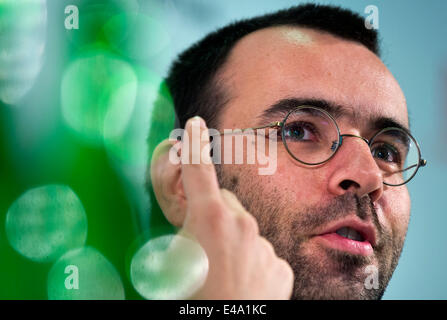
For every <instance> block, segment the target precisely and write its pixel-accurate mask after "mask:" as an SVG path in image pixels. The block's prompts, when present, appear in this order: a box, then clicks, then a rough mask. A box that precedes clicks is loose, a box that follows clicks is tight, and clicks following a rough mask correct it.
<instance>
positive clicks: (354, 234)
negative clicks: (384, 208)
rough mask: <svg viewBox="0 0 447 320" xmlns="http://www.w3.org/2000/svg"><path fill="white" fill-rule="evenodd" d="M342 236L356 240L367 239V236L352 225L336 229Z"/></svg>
mask: <svg viewBox="0 0 447 320" xmlns="http://www.w3.org/2000/svg"><path fill="white" fill-rule="evenodd" d="M335 233H336V234H338V235H339V236H341V237H344V238H348V239H351V240H355V241H365V238H364V237H363V236H362V234H361V233H360V232H358V231H357V230H355V229H353V228H350V227H342V228H340V229H337V231H335Z"/></svg>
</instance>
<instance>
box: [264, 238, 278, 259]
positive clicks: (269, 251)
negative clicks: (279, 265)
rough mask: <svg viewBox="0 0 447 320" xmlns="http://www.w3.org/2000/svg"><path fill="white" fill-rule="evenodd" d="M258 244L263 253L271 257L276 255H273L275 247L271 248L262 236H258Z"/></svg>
mask: <svg viewBox="0 0 447 320" xmlns="http://www.w3.org/2000/svg"><path fill="white" fill-rule="evenodd" d="M260 245H261V248H262V250H263V251H264V253H265V255H266V256H267V257H268V258H269V259H271V258H272V257H276V255H275V249H274V248H273V245H272V244H271V243H270V241H268V240H267V239H266V238H264V237H260Z"/></svg>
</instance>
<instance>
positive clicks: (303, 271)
mask: <svg viewBox="0 0 447 320" xmlns="http://www.w3.org/2000/svg"><path fill="white" fill-rule="evenodd" d="M218 77H219V78H220V80H222V83H223V87H224V90H225V92H226V93H227V95H228V97H229V100H228V103H227V105H226V106H225V109H224V110H223V111H222V113H221V115H220V118H219V128H218V129H227V128H228V129H233V128H241V129H243V128H248V127H254V126H260V125H264V124H267V123H269V122H272V121H281V120H282V119H283V117H284V114H280V113H278V114H271V115H270V118H265V117H262V115H263V113H264V111H265V110H267V109H269V107H270V106H272V105H274V104H275V103H277V102H278V101H280V100H283V99H297V100H300V101H305V100H318V101H320V100H321V101H326V102H329V103H330V104H333V105H336V106H340V107H341V108H342V109H343V111H344V113H343V116H340V117H337V119H336V121H337V124H338V126H339V128H340V132H341V133H342V134H353V135H357V136H362V137H365V138H366V139H369V138H371V137H372V136H373V135H374V134H375V133H376V132H377V128H376V127H374V126H373V125H372V124H373V123H374V122H377V121H376V120H380V119H381V118H387V119H392V120H394V121H395V122H397V123H400V124H402V126H404V127H408V117H407V110H406V103H405V98H404V96H403V93H402V91H401V89H400V87H399V85H398V84H397V82H396V80H395V79H394V78H393V76H392V75H391V73H390V72H389V71H388V69H387V68H386V67H385V66H384V64H383V63H382V62H381V61H380V59H379V58H378V57H377V56H375V55H374V54H373V53H372V52H370V51H369V50H368V49H367V48H366V47H364V46H362V45H361V44H358V43H356V42H351V41H346V40H342V39H339V38H336V37H334V36H332V35H329V34H324V33H320V32H318V31H314V30H309V29H304V28H295V27H275V28H267V29H262V30H259V31H257V32H254V33H251V34H249V35H248V36H246V37H244V38H243V39H242V40H240V41H239V42H238V43H237V45H236V46H235V47H234V49H233V50H232V52H231V54H230V57H229V59H228V61H227V62H226V64H225V65H224V67H223V68H222V72H221V73H220V74H219V75H218ZM379 122H380V121H379ZM216 169H217V172H218V177H219V182H220V184H221V186H222V187H225V188H228V189H230V190H232V191H233V192H235V193H236V195H237V196H238V198H239V199H240V200H241V202H242V203H243V204H244V205H245V207H246V208H247V209H248V210H249V211H250V212H251V214H253V215H254V216H255V217H256V218H257V220H258V223H259V227H260V232H261V234H262V235H263V236H265V237H266V238H267V239H268V240H269V241H270V242H271V243H272V244H273V246H274V247H275V250H276V253H277V254H278V256H280V257H282V258H284V259H286V260H287V261H288V262H289V263H290V265H291V266H292V268H293V269H294V272H295V288H294V294H293V297H294V298H309V299H312V298H329V299H330V298H340V299H350V298H352V299H362V298H363V299H368V298H380V297H381V296H382V294H383V291H384V290H385V287H386V285H387V283H388V281H389V279H390V277H391V275H392V273H393V271H394V269H395V267H396V264H397V261H398V258H399V255H400V252H401V250H402V246H403V243H404V239H405V234H406V230H407V226H408V222H409V215H410V199H409V195H408V191H407V188H406V186H400V187H389V186H386V185H384V184H383V181H382V176H381V171H380V170H379V168H378V166H377V165H376V162H375V161H374V159H373V157H372V155H371V152H370V149H369V147H368V145H367V144H366V143H365V142H364V141H363V140H361V139H358V138H352V137H351V138H346V139H344V141H343V145H342V146H341V147H340V149H339V150H338V151H337V153H336V154H335V156H334V157H333V158H331V159H330V160H329V161H328V162H327V163H325V164H323V165H319V166H313V167H310V166H306V165H303V164H300V163H299V162H297V161H296V160H294V159H293V158H292V157H291V156H290V155H289V154H288V153H287V151H286V149H285V148H284V146H283V144H282V143H281V142H280V141H278V149H277V170H276V172H275V173H274V174H273V175H258V167H257V166H256V165H249V164H245V165H220V166H217V168H216ZM343 226H346V227H351V228H353V229H355V230H357V231H359V232H360V233H362V234H363V235H365V233H366V234H367V233H368V232H369V233H370V235H371V234H372V235H373V237H374V238H375V239H376V240H375V243H372V249H373V250H356V249H355V248H354V249H353V247H355V246H356V243H355V242H352V241H351V242H346V241H344V240H343V241H342V242H339V241H338V240H340V239H338V240H337V241H336V240H334V239H333V238H330V237H329V238H328V237H325V236H322V235H323V234H325V233H328V232H329V231H331V232H332V231H334V230H333V229H334V228H335V227H337V228H339V227H343ZM370 242H371V241H370ZM360 246H362V245H360ZM368 266H373V267H369V268H367V267H368ZM374 270H378V275H377V276H378V278H377V279H378V280H379V282H380V288H379V289H368V288H367V287H366V286H365V280H366V279H367V277H368V276H371V275H372V273H373V271H374Z"/></svg>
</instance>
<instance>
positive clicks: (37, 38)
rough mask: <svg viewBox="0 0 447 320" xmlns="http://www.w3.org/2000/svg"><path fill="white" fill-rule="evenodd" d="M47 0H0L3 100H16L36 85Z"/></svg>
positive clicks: (43, 40) (42, 47) (42, 52)
mask: <svg viewBox="0 0 447 320" xmlns="http://www.w3.org/2000/svg"><path fill="white" fill-rule="evenodd" d="M46 24H47V9H46V2H45V0H22V1H17V0H2V1H0V48H1V49H0V101H1V102H3V103H6V104H16V103H17V102H18V101H19V100H20V99H21V98H22V97H23V96H24V95H25V94H26V93H27V92H28V91H29V90H30V89H31V88H32V86H33V85H34V81H35V79H36V77H37V75H38V74H39V72H40V70H41V66H42V60H43V55H44V51H45V31H46Z"/></svg>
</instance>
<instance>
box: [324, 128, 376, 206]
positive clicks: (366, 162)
mask: <svg viewBox="0 0 447 320" xmlns="http://www.w3.org/2000/svg"><path fill="white" fill-rule="evenodd" d="M331 162H332V165H333V169H332V170H333V171H332V172H331V175H330V177H329V184H328V188H329V192H331V193H332V194H335V195H343V194H345V193H347V192H353V193H355V194H356V195H357V196H359V197H363V196H365V195H369V196H370V197H371V200H372V201H373V202H376V201H377V200H379V199H380V198H381V197H382V194H383V188H384V184H383V176H382V171H381V170H380V168H379V167H378V165H377V163H376V161H375V160H374V158H373V156H372V155H371V150H370V148H369V145H368V144H367V143H366V141H364V139H363V138H361V137H358V136H354V135H345V136H344V137H343V144H342V145H341V146H340V148H339V149H338V151H337V153H336V154H335V155H334V158H333V159H332V160H331Z"/></svg>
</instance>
